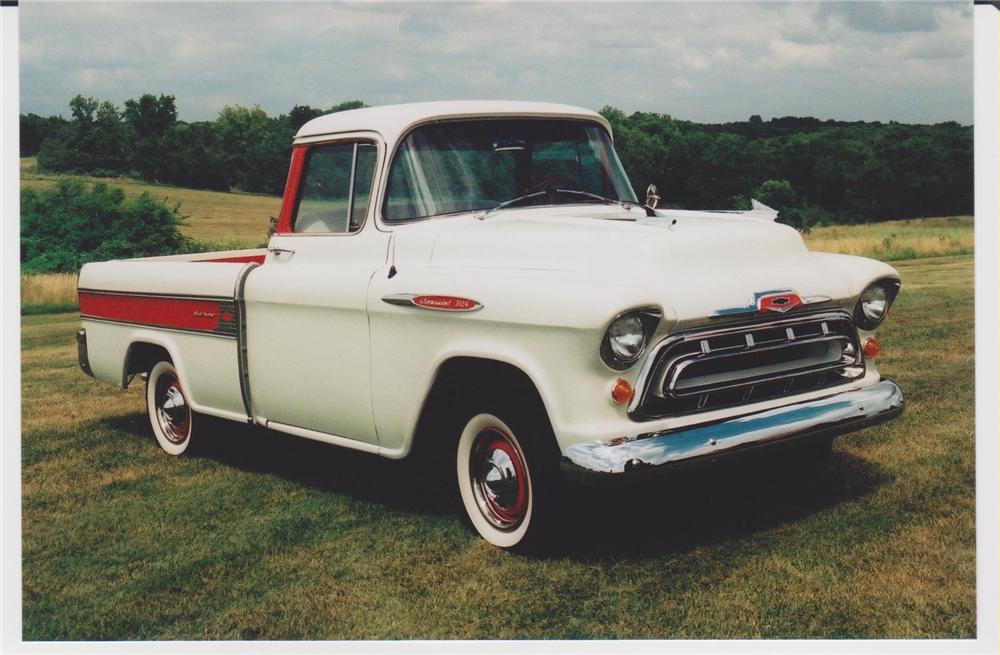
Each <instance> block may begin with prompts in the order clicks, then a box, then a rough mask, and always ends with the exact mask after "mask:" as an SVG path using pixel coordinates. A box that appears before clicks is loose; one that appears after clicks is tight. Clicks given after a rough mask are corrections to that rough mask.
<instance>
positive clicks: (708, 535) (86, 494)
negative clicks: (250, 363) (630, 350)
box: [22, 256, 976, 640]
mask: <svg viewBox="0 0 1000 655" xmlns="http://www.w3.org/2000/svg"><path fill="white" fill-rule="evenodd" d="M896 266H897V267H898V268H899V270H900V272H901V274H902V277H903V291H902V293H901V295H900V297H899V300H898V302H897V304H896V306H895V307H894V308H893V311H892V315H891V316H890V317H889V320H888V322H887V325H886V326H885V328H884V329H883V330H882V331H881V333H880V340H881V341H882V344H883V356H882V358H881V368H882V371H883V373H884V374H886V375H888V376H890V377H892V378H894V379H896V380H897V381H898V382H899V383H900V385H901V386H902V387H903V389H904V390H905V391H906V393H907V395H908V407H907V411H906V413H905V414H904V415H903V416H902V417H901V418H900V419H898V420H897V421H895V422H892V423H889V424H887V425H884V426H879V427H876V428H872V429H869V430H866V431H863V432H860V433H857V434H853V435H849V436H846V437H843V438H841V439H839V440H838V441H837V443H836V445H835V447H834V453H833V456H832V460H831V462H830V466H829V469H828V471H827V472H826V473H825V474H824V475H801V474H799V473H798V472H797V468H796V466H795V461H794V460H788V459H779V460H778V463H777V464H774V465H771V466H767V465H763V464H760V465H754V466H745V467H733V466H729V467H718V468H714V469H710V470H708V471H705V472H703V473H702V474H700V475H698V476H697V477H688V478H683V477H681V478H678V479H675V480H671V481H667V482H661V483H659V484H656V485H652V486H645V487H641V488H622V489H613V490H579V491H578V494H577V496H578V503H577V504H576V505H574V507H573V508H572V509H570V510H569V512H570V514H571V519H572V521H571V523H572V526H571V527H570V528H569V529H568V531H567V532H566V534H565V535H564V539H565V542H564V545H563V546H562V547H560V548H559V549H557V550H555V551H554V552H553V553H552V554H551V555H549V556H547V557H532V558H529V557H522V556H516V555H511V554H507V553H504V552H501V551H498V550H496V549H494V548H492V547H490V546H488V545H486V544H485V543H484V542H483V541H482V540H480V539H479V538H477V537H476V536H474V535H473V534H472V533H471V532H470V531H469V530H468V529H466V528H465V527H464V525H463V523H462V521H461V520H460V518H459V516H458V514H457V505H455V504H454V502H453V501H452V499H451V498H450V497H448V496H447V495H443V494H442V493H441V492H440V491H439V488H443V487H444V485H439V484H437V483H435V482H430V483H428V481H427V480H426V479H422V478H421V476H420V474H419V471H414V470H412V469H411V468H410V466H408V465H407V464H406V463H405V462H390V461H383V460H379V459H377V458H375V457H372V456H366V455H361V454H358V453H353V452H349V451H345V450H340V449H337V448H335V447H332V446H326V445H322V444H318V443H313V442H308V441H305V440H297V439H295V438H293V437H285V436H281V435H277V434H270V433H265V432H262V431H259V430H256V429H252V428H248V427H246V426H240V425H236V424H223V423H212V424H211V426H210V438H209V440H208V443H207V445H206V447H205V448H204V450H203V452H202V453H201V454H200V455H199V456H196V457H192V458H182V459H177V458H171V457H169V456H167V455H164V454H163V453H162V452H161V451H160V450H159V448H158V447H157V445H156V442H155V440H154V439H153V437H152V436H151V434H150V432H149V428H148V426H147V424H146V418H145V415H144V413H143V401H142V396H141V390H142V385H141V383H137V384H135V385H134V387H133V388H132V389H130V390H129V391H128V392H120V391H116V390H115V389H113V388H111V387H109V386H106V385H103V384H99V383H97V382H94V381H93V380H91V379H90V378H87V377H86V376H84V375H83V374H82V373H81V372H80V371H79V370H78V369H77V366H76V353H75V346H74V345H73V332H74V329H75V328H76V326H77V319H76V317H75V316H74V315H73V314H58V315H47V316H26V317H24V318H23V319H22V325H23V332H22V349H23V350H22V352H23V358H22V364H23V382H22V393H23V435H22V458H23V462H22V466H23V469H22V484H23V486H22V490H23V524H22V527H23V576H24V577H23V601H24V610H23V619H24V624H23V625H24V634H23V637H24V638H25V639H28V640H39V639H41V640H49V639H56V640H61V639H81V640H89V639H253V638H260V639H304V638H314V639H374V638H381V639H408V638H442V639H452V638H479V637H486V638H507V637H533V638H552V637H563V638H628V637H632V638H674V637H691V638H702V637H891V638H903V637H954V638H963V637H973V636H974V635H975V632H976V624H975V574H976V568H975V565H976V563H975V533H974V521H975V507H974V471H975V469H974V433H973V427H974V421H973V419H974V397H973V304H972V294H971V289H972V286H973V266H972V257H971V256H953V257H937V258H933V259H920V260H910V261H901V262H898V263H897V264H896Z"/></svg>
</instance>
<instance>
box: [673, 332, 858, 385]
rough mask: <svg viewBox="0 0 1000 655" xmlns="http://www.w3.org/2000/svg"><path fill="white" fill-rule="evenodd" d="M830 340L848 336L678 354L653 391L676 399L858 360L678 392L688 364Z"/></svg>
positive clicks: (843, 339) (852, 362)
mask: <svg viewBox="0 0 1000 655" xmlns="http://www.w3.org/2000/svg"><path fill="white" fill-rule="evenodd" d="M747 336H750V335H747ZM833 341H846V342H847V343H848V344H849V343H850V339H849V338H848V337H847V336H844V335H837V336H832V337H813V338H810V339H799V340H798V341H792V340H789V341H784V342H782V343H780V344H775V345H773V346H758V347H754V348H741V349H739V350H732V351H725V352H723V353H718V354H711V355H698V354H696V353H695V354H692V355H689V356H688V358H687V359H685V358H684V357H683V356H681V357H679V358H678V359H682V360H683V361H681V362H680V363H677V364H675V363H673V362H671V365H670V366H664V367H662V368H663V374H662V375H658V376H657V383H656V384H655V385H654V386H655V390H656V391H664V390H665V391H667V393H669V394H670V396H671V397H673V398H679V397H682V396H692V395H696V394H699V393H705V392H706V391H721V390H723V389H732V388H735V387H743V386H747V385H751V384H760V383H761V382H767V381H774V380H780V379H782V378H787V377H796V376H799V375H805V374H807V373H819V372H820V371H826V370H830V371H832V370H834V369H837V368H841V367H843V366H852V365H853V366H856V365H857V364H858V363H859V362H860V358H861V353H860V352H858V354H857V357H855V358H854V359H852V360H850V361H846V362H845V361H843V359H841V360H838V361H836V362H829V363H826V364H819V365H813V366H805V367H800V368H795V369H792V368H790V369H787V370H785V371H783V372H781V373H776V374H774V375H770V376H765V377H758V378H753V377H744V378H740V379H739V381H737V382H733V383H730V384H722V385H711V389H702V390H701V391H698V390H697V388H696V390H694V391H677V381H678V379H679V378H680V376H681V374H682V373H684V370H685V369H686V368H687V367H688V366H690V365H691V364H696V363H700V362H707V361H717V360H720V359H728V358H730V357H738V356H740V355H749V354H756V353H766V352H772V351H776V350H781V349H783V348H787V347H788V346H789V345H795V346H800V345H803V344H805V345H809V344H812V343H828V342H833ZM842 350H846V348H844V349H842ZM843 357H844V355H841V358H843ZM671 369H672V370H673V374H672V375H671V376H670V379H669V380H666V375H667V373H668V372H669V371H670V370H671ZM661 380H662V384H661V383H660V381H661Z"/></svg>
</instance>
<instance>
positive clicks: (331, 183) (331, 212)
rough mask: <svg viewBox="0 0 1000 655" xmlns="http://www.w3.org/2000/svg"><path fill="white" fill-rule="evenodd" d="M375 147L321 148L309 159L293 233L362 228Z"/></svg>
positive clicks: (372, 172)
mask: <svg viewBox="0 0 1000 655" xmlns="http://www.w3.org/2000/svg"><path fill="white" fill-rule="evenodd" d="M375 159H376V150H375V145H374V144H371V143H335V144H331V145H325V146H317V147H315V148H311V149H310V150H309V154H308V155H307V157H306V164H305V171H303V175H302V186H301V187H300V188H299V199H298V206H297V207H296V212H295V219H294V221H293V223H292V231H293V232H296V233H300V234H330V233H333V234H346V233H350V232H356V231H357V230H359V229H361V225H362V224H363V223H364V221H365V215H366V214H367V212H368V204H369V199H370V196H371V192H372V179H373V177H374V175H375Z"/></svg>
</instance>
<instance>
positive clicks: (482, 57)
mask: <svg viewBox="0 0 1000 655" xmlns="http://www.w3.org/2000/svg"><path fill="white" fill-rule="evenodd" d="M20 16H21V23H20V39H21V47H20V56H21V111H23V112H29V111H30V112H35V113H39V114H43V115H48V114H58V113H61V114H63V115H68V113H69V111H68V108H67V102H68V100H69V98H71V97H72V96H74V95H76V94H78V93H80V94H84V95H89V96H93V97H96V98H100V99H110V100H113V101H114V102H116V103H121V102H122V101H124V100H125V99H126V98H131V97H136V96H138V95H140V94H142V93H144V92H152V93H170V94H173V95H175V96H176V97H177V103H178V108H179V110H180V114H181V118H183V119H186V120H201V119H211V118H214V117H215V116H216V114H217V113H218V111H219V110H220V109H221V108H222V107H224V106H225V105H228V104H241V105H253V104H259V105H261V107H263V108H264V109H265V110H267V111H268V113H275V114H277V113H282V112H287V111H288V109H290V108H291V107H293V106H294V105H297V104H309V105H313V106H316V107H329V106H331V105H333V104H336V103H338V102H340V101H343V100H348V99H355V98H357V99H361V100H364V101H365V102H367V103H368V104H387V103H395V102H408V101H416V100H448V99H458V98H487V99H489V98H509V99H519V100H548V101H554V102H566V103H571V104H576V105H582V106H584V107H589V108H592V109H599V108H600V107H602V106H604V105H606V104H610V105H615V106H617V107H620V108H622V109H624V110H625V111H626V112H631V111H635V110H643V111H653V112H658V113H664V114H671V115H673V116H676V117H678V118H684V119H689V120H695V121H705V122H719V121H728V120H746V119H747V117H749V116H750V115H751V114H760V115H762V116H763V117H764V118H765V119H767V118H770V117H773V116H785V115H811V116H817V117H819V118H836V119H843V120H881V121H888V120H897V121H902V122H920V123H932V122H938V121H946V120H954V121H959V122H961V123H965V124H969V123H971V122H972V8H971V3H958V2H947V3H930V2H926V3H906V4H902V3H886V4H883V3H870V2H847V3H834V2H821V3H805V2H801V3H777V2H760V3H738V4H728V3H726V4H723V3H712V4H693V3H692V4H688V3H659V2H657V3H652V2H651V3H641V4H599V3H578V2H573V3H557V4H547V3H546V4H542V3H489V4H472V3H448V4H430V3H406V4H389V3H374V4H333V3H323V4H319V3H307V4H287V3H282V4H278V3H260V4H242V3H240V4H235V3H225V4H211V3H141V4H140V3H134V4H120V3H68V4H62V3H41V2H25V3H22V5H21V12H20Z"/></svg>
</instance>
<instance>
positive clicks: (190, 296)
mask: <svg viewBox="0 0 1000 655" xmlns="http://www.w3.org/2000/svg"><path fill="white" fill-rule="evenodd" d="M191 263H197V262H191ZM76 291H77V293H99V294H101V295H105V296H142V297H144V298H178V299H181V300H222V301H231V300H232V298H231V297H229V296H209V295H205V294H202V293H158V292H155V291H114V290H111V289H88V288H86V287H79V288H78V289H77V290H76Z"/></svg>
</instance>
